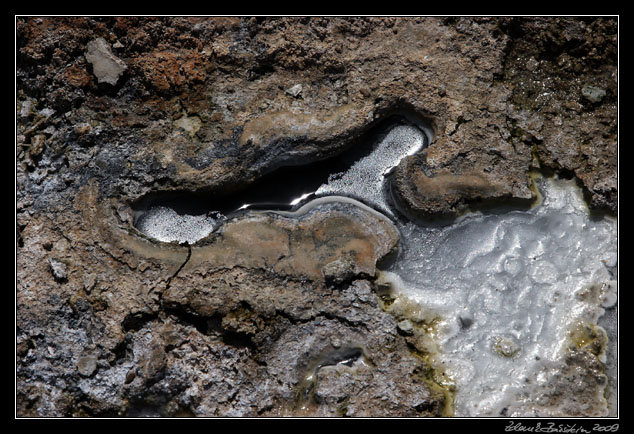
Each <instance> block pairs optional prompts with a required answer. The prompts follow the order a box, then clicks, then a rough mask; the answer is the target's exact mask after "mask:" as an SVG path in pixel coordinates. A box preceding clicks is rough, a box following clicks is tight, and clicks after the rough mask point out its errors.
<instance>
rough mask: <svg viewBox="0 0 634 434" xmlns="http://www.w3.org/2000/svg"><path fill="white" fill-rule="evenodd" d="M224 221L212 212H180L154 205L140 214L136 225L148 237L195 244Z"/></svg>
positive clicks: (166, 241) (163, 240)
mask: <svg viewBox="0 0 634 434" xmlns="http://www.w3.org/2000/svg"><path fill="white" fill-rule="evenodd" d="M222 221H223V218H222V216H220V215H218V216H216V217H214V216H212V214H200V215H191V214H179V213H177V212H176V211H175V210H173V209H172V208H169V207H166V206H153V207H151V208H150V209H148V210H147V211H144V212H143V213H142V214H140V215H139V217H138V218H137V221H136V223H135V226H136V227H137V229H138V230H139V231H141V232H143V233H144V234H145V235H147V236H148V237H151V238H154V239H156V240H158V241H162V242H164V243H171V242H176V243H189V244H194V243H195V242H196V241H198V240H201V239H203V238H205V237H206V236H208V235H209V234H210V233H211V232H212V231H213V230H214V229H215V228H217V227H218V226H219V225H220V224H221V222H222Z"/></svg>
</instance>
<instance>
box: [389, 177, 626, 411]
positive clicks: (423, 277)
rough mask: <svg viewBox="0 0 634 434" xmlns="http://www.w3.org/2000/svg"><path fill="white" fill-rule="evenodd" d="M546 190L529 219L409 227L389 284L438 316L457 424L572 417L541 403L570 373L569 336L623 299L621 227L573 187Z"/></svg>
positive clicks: (557, 184)
mask: <svg viewBox="0 0 634 434" xmlns="http://www.w3.org/2000/svg"><path fill="white" fill-rule="evenodd" d="M539 184H540V190H541V191H542V194H543V195H544V200H543V202H542V203H541V204H540V205H539V206H538V207H536V208H535V209H532V210H529V211H515V212H510V213H505V214H502V215H481V214H473V215H470V216H468V217H466V218H463V219H461V220H460V221H459V222H456V223H455V224H453V225H450V226H447V227H442V228H438V227H435V228H431V227H421V226H417V225H415V224H412V223H408V224H406V225H404V227H401V228H400V229H401V233H402V239H401V245H402V254H401V257H400V258H399V260H398V261H396V263H395V264H394V266H393V269H392V270H390V271H389V272H385V273H383V275H382V276H381V279H382V280H383V281H389V282H391V283H392V285H393V287H394V288H395V289H396V290H397V292H399V293H400V294H401V295H402V296H404V297H407V298H409V299H411V300H412V301H414V302H416V303H419V304H420V305H421V306H424V307H425V308H426V310H427V312H428V313H427V315H428V316H430V317H440V318H441V320H440V326H439V327H438V340H439V341H438V345H439V348H440V353H439V354H438V355H437V356H436V360H435V362H436V363H437V364H438V365H439V366H440V367H443V368H444V369H445V372H446V374H448V375H449V376H450V377H451V378H452V379H453V380H454V381H455V384H456V388H457V392H456V398H455V413H456V416H466V417H469V416H499V415H500V414H503V415H508V416H536V415H541V416H565V415H566V414H565V412H566V410H564V409H557V408H551V409H549V410H548V411H547V412H548V413H549V414H545V412H544V410H543V408H541V407H538V405H539V403H540V402H542V401H544V399H545V397H546V396H547V395H548V387H549V386H548V384H549V383H551V382H552V381H554V379H556V378H558V377H557V376H558V375H560V374H561V372H563V369H564V367H563V365H562V363H563V360H564V357H565V354H566V351H567V349H568V347H569V345H570V341H569V339H568V338H567V337H568V333H569V330H570V329H571V327H574V326H575V324H578V323H589V324H594V323H596V322H597V320H598V318H599V317H600V316H601V315H602V314H603V313H604V309H603V307H602V304H603V306H605V307H607V306H609V305H611V304H613V303H614V302H615V300H616V282H614V281H613V280H612V279H613V278H612V277H611V275H610V273H609V271H608V269H607V268H606V265H607V266H614V265H616V257H617V224H616V219H612V218H603V219H600V220H591V219H590V218H589V215H588V212H587V207H586V205H585V203H584V201H583V198H582V194H581V192H580V190H579V188H578V187H577V186H576V184H575V183H574V181H565V180H554V179H542V180H540V181H539ZM593 285H594V286H593ZM591 287H594V288H599V290H595V291H594V293H596V294H595V295H594V296H588V295H587V294H590V293H592V291H588V288H591ZM584 294H585V295H584ZM460 318H463V321H461V319H460ZM429 319H430V320H431V319H433V318H429ZM464 319H467V321H466V322H465V321H464ZM464 324H468V327H465V326H464ZM516 346H517V347H518V348H517V349H516V348H515V347H516ZM598 393H599V394H600V393H602V391H598ZM571 399H574V397H572V398H571ZM569 404H570V403H568V404H566V405H569ZM606 405H607V404H606ZM592 411H594V412H598V413H599V415H605V414H607V413H606V412H607V407H606V408H601V409H598V410H597V409H593V410H592Z"/></svg>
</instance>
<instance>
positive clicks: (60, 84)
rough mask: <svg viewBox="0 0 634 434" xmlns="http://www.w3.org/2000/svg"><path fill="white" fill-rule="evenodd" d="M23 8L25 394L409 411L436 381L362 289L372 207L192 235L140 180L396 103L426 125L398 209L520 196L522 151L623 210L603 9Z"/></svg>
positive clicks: (379, 230)
mask: <svg viewBox="0 0 634 434" xmlns="http://www.w3.org/2000/svg"><path fill="white" fill-rule="evenodd" d="M16 26H17V28H16V38H17V41H16V49H17V53H16V55H17V71H16V80H17V101H16V112H17V115H18V116H17V120H18V124H17V140H16V141H17V143H16V146H17V149H16V157H17V158H16V172H17V173H16V175H17V176H16V184H17V191H16V202H17V206H16V214H17V215H16V219H17V228H16V230H17V235H16V238H17V276H16V283H17V288H16V291H17V295H16V297H17V312H16V322H17V329H16V340H17V347H16V349H17V353H16V356H17V387H16V389H17V390H16V393H17V413H18V415H19V416H70V415H152V414H162V415H210V416H212V415H221V416H233V415H278V414H284V415H290V414H308V415H341V414H347V415H360V416H361V415H367V416H410V415H436V414H441V413H442V412H443V410H444V409H445V407H446V405H447V404H448V402H446V400H447V398H446V397H445V395H444V394H443V393H441V392H439V389H438V388H436V387H434V386H433V385H430V383H429V381H430V380H429V378H427V377H425V375H424V373H425V372H427V366H426V364H425V361H424V360H423V359H421V358H419V357H418V356H416V355H415V354H414V353H413V352H412V351H411V350H410V348H409V347H408V345H407V343H406V341H405V340H404V337H403V336H401V335H399V334H398V333H397V332H396V330H397V328H396V320H395V319H394V318H393V317H392V316H390V314H388V313H385V312H384V311H383V310H382V309H381V308H380V307H379V303H378V300H377V296H376V295H375V293H374V291H373V285H374V282H373V276H374V269H375V266H376V261H377V260H379V259H380V258H382V257H383V256H385V255H386V254H388V253H389V252H390V250H391V249H392V248H393V247H394V244H395V243H396V235H395V233H394V229H393V228H392V227H391V226H389V225H388V224H386V223H385V222H384V221H383V220H382V219H379V218H377V217H376V216H375V215H374V214H371V213H368V212H366V211H364V210H363V209H361V208H359V209H357V208H355V207H348V208H346V207H343V208H342V209H340V210H338V211H337V210H334V211H332V212H330V213H320V212H319V210H316V211H315V212H312V213H309V214H306V215H305V216H297V217H289V216H280V215H276V214H257V215H255V216H251V217H248V218H246V217H245V218H244V219H241V220H235V221H232V222H231V223H230V224H227V225H226V226H225V227H224V228H223V229H222V230H221V231H220V232H218V233H217V234H214V235H212V237H210V238H209V239H207V240H205V241H204V242H201V243H199V244H197V245H196V246H193V247H186V246H177V245H174V244H160V243H156V242H153V241H150V240H148V239H147V238H145V237H143V236H142V235H140V234H139V233H138V232H136V231H135V229H134V228H133V227H132V220H131V214H130V212H129V206H130V205H131V204H132V203H134V202H135V201H136V200H138V199H139V198H142V197H144V196H145V195H147V194H148V193H152V192H163V191H167V190H174V191H204V192H208V193H211V194H215V193H229V192H232V191H235V190H236V189H238V188H242V187H244V186H247V185H248V184H249V183H251V182H253V181H254V180H256V179H257V178H258V177H260V176H262V175H263V174H265V173H268V172H271V171H273V170H275V169H276V168H278V167H280V166H284V165H288V164H305V163H307V162H310V161H315V160H319V159H323V158H324V157H326V156H329V155H333V154H336V153H337V152H339V151H341V150H343V149H344V148H345V147H346V146H348V145H349V144H350V143H352V141H353V139H357V138H358V137H360V136H361V135H362V134H363V133H364V132H366V131H368V130H369V129H370V128H371V127H372V126H374V125H376V124H378V123H379V122H380V121H382V120H385V119H387V118H389V117H390V116H392V115H395V114H402V113H409V114H412V113H413V114H415V115H417V116H420V117H423V118H425V119H427V120H428V122H429V123H430V125H431V126H432V128H433V131H434V135H435V137H434V140H433V143H432V144H431V145H430V146H429V147H428V148H427V149H426V150H424V151H423V152H421V153H420V154H418V155H414V156H412V157H409V158H408V160H407V161H406V162H404V163H403V164H401V166H400V167H399V168H398V169H397V172H396V179H397V182H395V184H394V186H393V187H394V188H393V192H394V194H395V196H396V198H397V199H398V200H399V201H400V202H401V203H402V204H403V206H404V208H406V209H408V210H410V211H412V212H413V213H414V214H416V215H423V216H428V215H439V214H440V215H444V214H448V213H449V214H451V213H454V212H456V211H459V210H461V209H463V208H464V207H467V206H470V205H472V204H474V203H477V201H480V200H487V199H500V198H504V199H512V198H514V199H519V200H529V199H530V198H531V195H532V191H531V188H530V187H531V181H530V178H529V177H528V176H527V173H528V171H529V170H530V169H531V168H532V167H534V166H536V165H537V164H538V162H540V163H541V164H542V165H543V166H546V167H548V168H551V169H555V170H559V171H562V172H564V173H566V174H571V175H574V176H576V177H577V178H578V179H579V181H580V182H581V183H582V185H583V186H584V188H585V189H586V190H587V195H588V198H589V200H590V201H591V205H592V206H593V207H595V208H600V209H605V210H608V211H610V212H616V210H617V202H618V196H617V189H616V168H617V145H616V143H617V142H616V141H617V136H616V131H617V118H616V101H617V87H616V64H617V54H616V38H617V21H616V19H614V18H609V17H604V18H557V17H554V18H521V17H514V18H486V17H472V18H459V17H450V18H441V17H432V18H416V17H411V18H381V17H376V18H370V17H366V18H364V17H332V18H319V17H313V18H299V17H297V18H285V17H278V18H264V17H260V18H250V17H240V18H230V17H218V18H213V17H212V18H205V17H194V18H189V17H174V18H172V17H160V18H153V17H18V18H17V23H16ZM98 38H103V40H104V41H105V42H106V43H107V44H108V45H109V47H111V51H112V55H113V56H115V57H116V58H117V59H120V60H121V61H122V62H124V63H125V65H127V70H126V71H125V73H124V74H122V75H121V76H120V77H119V78H118V79H117V80H116V82H115V83H113V84H109V83H100V82H99V79H98V77H97V76H96V74H97V72H96V71H95V70H94V69H93V65H91V64H90V63H89V61H87V59H86V56H85V55H86V52H87V51H88V50H89V47H88V45H89V43H90V42H91V41H94V40H95V39H98ZM297 85H301V91H298V89H300V88H299V87H297ZM587 86H594V87H596V88H599V89H602V90H604V91H605V96H603V97H601V98H599V99H596V98H595V100H593V99H589V98H588V97H587V96H584V92H583V89H584V88H585V87H587ZM289 89H294V90H292V91H289ZM587 93H588V92H587V89H586V92H585V94H587ZM344 208H345V209H344ZM377 234H378V235H377ZM380 234H383V235H380ZM337 261H340V262H339V263H337ZM349 261H352V264H353V265H352V266H350V263H349ZM53 264H54V265H53ZM346 347H350V348H361V349H362V356H358V357H357V358H356V359H355V360H353V361H352V362H350V366H348V365H347V364H346V363H338V362H336V360H335V359H336V357H335V359H333V357H334V356H332V354H335V355H336V354H339V353H337V351H335V350H337V349H338V348H346ZM324 358H326V359H328V358H330V359H331V360H335V361H333V362H332V363H333V364H331V365H323V366H320V363H321V362H320V360H324ZM330 359H329V360H330ZM341 362H345V361H341ZM93 365H94V370H93ZM311 372H312V373H313V378H315V379H316V380H314V382H312V383H311V381H312V380H311V381H308V380H307V378H308V377H310V373H311ZM307 381H308V382H307ZM306 390H308V393H307V394H304V397H307V399H306V400H302V399H303V398H302V399H299V398H298V396H299V397H302V393H303V392H305V391H306ZM298 393H299V395H298Z"/></svg>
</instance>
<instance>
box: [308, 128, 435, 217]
mask: <svg viewBox="0 0 634 434" xmlns="http://www.w3.org/2000/svg"><path fill="white" fill-rule="evenodd" d="M427 140H428V137H427V136H426V135H425V132H424V131H423V130H421V129H419V128H416V127H414V126H410V125H399V126H396V127H394V128H392V129H391V130H390V132H389V133H388V134H387V135H386V136H385V138H383V140H381V141H380V142H379V143H378V144H377V145H376V148H375V149H374V150H373V151H372V152H371V153H370V154H369V155H367V156H365V157H363V158H361V159H359V160H358V161H356V162H355V163H354V164H353V165H352V167H350V168H349V169H348V170H346V171H345V172H341V173H334V174H332V175H330V176H329V177H328V182H327V183H326V184H324V185H322V186H321V187H319V188H318V189H317V191H316V192H315V194H316V195H318V196H324V195H338V196H352V197H355V198H357V199H361V200H363V201H364V202H366V203H369V204H372V205H373V206H374V207H376V208H377V209H379V210H381V212H384V213H386V214H388V215H390V216H392V211H391V210H390V208H391V207H390V206H389V205H388V203H387V199H386V195H385V192H384V181H385V176H386V175H387V174H388V173H390V171H391V170H393V169H394V168H395V167H396V166H398V164H399V163H400V162H401V160H402V159H403V158H405V157H407V156H408V155H413V154H415V153H416V152H418V151H419V150H421V149H422V148H423V147H424V146H425V145H426V143H427Z"/></svg>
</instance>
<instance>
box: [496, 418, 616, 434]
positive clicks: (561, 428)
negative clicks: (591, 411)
mask: <svg viewBox="0 0 634 434" xmlns="http://www.w3.org/2000/svg"><path fill="white" fill-rule="evenodd" d="M618 430H619V424H618V423H615V424H612V425H601V424H598V423H595V424H594V426H593V427H592V430H591V431H589V430H588V428H587V427H586V428H584V427H583V426H580V425H577V424H572V425H570V424H555V423H554V422H549V423H545V424H542V423H541V422H537V423H536V424H535V425H533V426H526V425H523V424H522V422H513V421H509V424H508V425H507V426H506V427H505V428H504V431H506V432H531V433H565V434H590V433H594V432H617V431H618Z"/></svg>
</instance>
